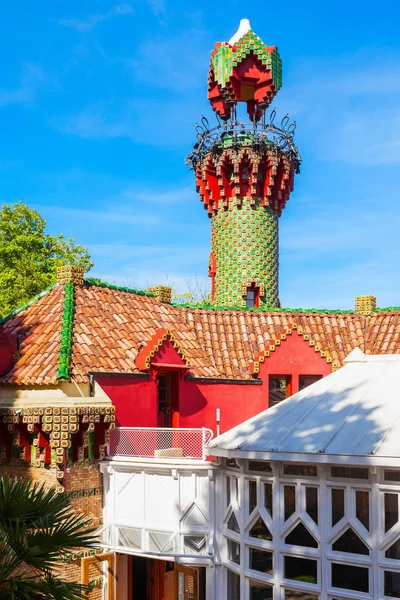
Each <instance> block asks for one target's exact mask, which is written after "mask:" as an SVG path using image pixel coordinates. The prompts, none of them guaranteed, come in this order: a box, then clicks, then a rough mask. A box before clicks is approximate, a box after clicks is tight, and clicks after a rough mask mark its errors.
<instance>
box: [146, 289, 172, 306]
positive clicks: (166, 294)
mask: <svg viewBox="0 0 400 600" xmlns="http://www.w3.org/2000/svg"><path fill="white" fill-rule="evenodd" d="M149 292H151V293H152V294H154V295H155V297H156V298H157V300H159V301H160V302H165V303H166V304H171V300H172V288H170V287H168V286H167V285H154V286H153V287H149Z"/></svg>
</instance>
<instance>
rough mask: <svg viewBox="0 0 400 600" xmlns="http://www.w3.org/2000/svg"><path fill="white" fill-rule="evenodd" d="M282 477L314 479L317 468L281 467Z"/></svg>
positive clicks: (312, 466) (291, 465)
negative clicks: (293, 476) (291, 476)
mask: <svg viewBox="0 0 400 600" xmlns="http://www.w3.org/2000/svg"><path fill="white" fill-rule="evenodd" d="M283 474H284V475H296V476H298V477H302V476H303V477H316V476H317V467H315V466H314V465H294V464H288V465H283Z"/></svg>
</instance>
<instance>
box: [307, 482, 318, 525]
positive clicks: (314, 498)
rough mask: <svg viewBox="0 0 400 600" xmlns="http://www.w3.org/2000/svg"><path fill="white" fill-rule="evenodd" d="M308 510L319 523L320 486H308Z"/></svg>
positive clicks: (315, 521)
mask: <svg viewBox="0 0 400 600" xmlns="http://www.w3.org/2000/svg"><path fill="white" fill-rule="evenodd" d="M306 512H307V514H308V515H309V516H310V517H311V518H312V520H313V521H314V523H316V524H317V525H318V488H315V487H307V488H306Z"/></svg>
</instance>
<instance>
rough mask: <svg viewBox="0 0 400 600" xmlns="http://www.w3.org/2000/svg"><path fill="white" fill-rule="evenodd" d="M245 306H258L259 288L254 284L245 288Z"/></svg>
mask: <svg viewBox="0 0 400 600" xmlns="http://www.w3.org/2000/svg"><path fill="white" fill-rule="evenodd" d="M246 306H247V307H248V308H257V307H258V306H260V289H259V288H258V287H256V286H254V285H252V286H251V287H248V288H247V291H246Z"/></svg>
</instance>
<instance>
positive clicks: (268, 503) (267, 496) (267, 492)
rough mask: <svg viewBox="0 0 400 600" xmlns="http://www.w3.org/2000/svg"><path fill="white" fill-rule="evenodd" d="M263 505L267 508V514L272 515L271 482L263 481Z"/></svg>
mask: <svg viewBox="0 0 400 600" xmlns="http://www.w3.org/2000/svg"><path fill="white" fill-rule="evenodd" d="M264 505H265V508H266V509H267V511H268V513H269V516H270V517H271V519H272V517H273V514H274V513H273V496H272V483H264Z"/></svg>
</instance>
